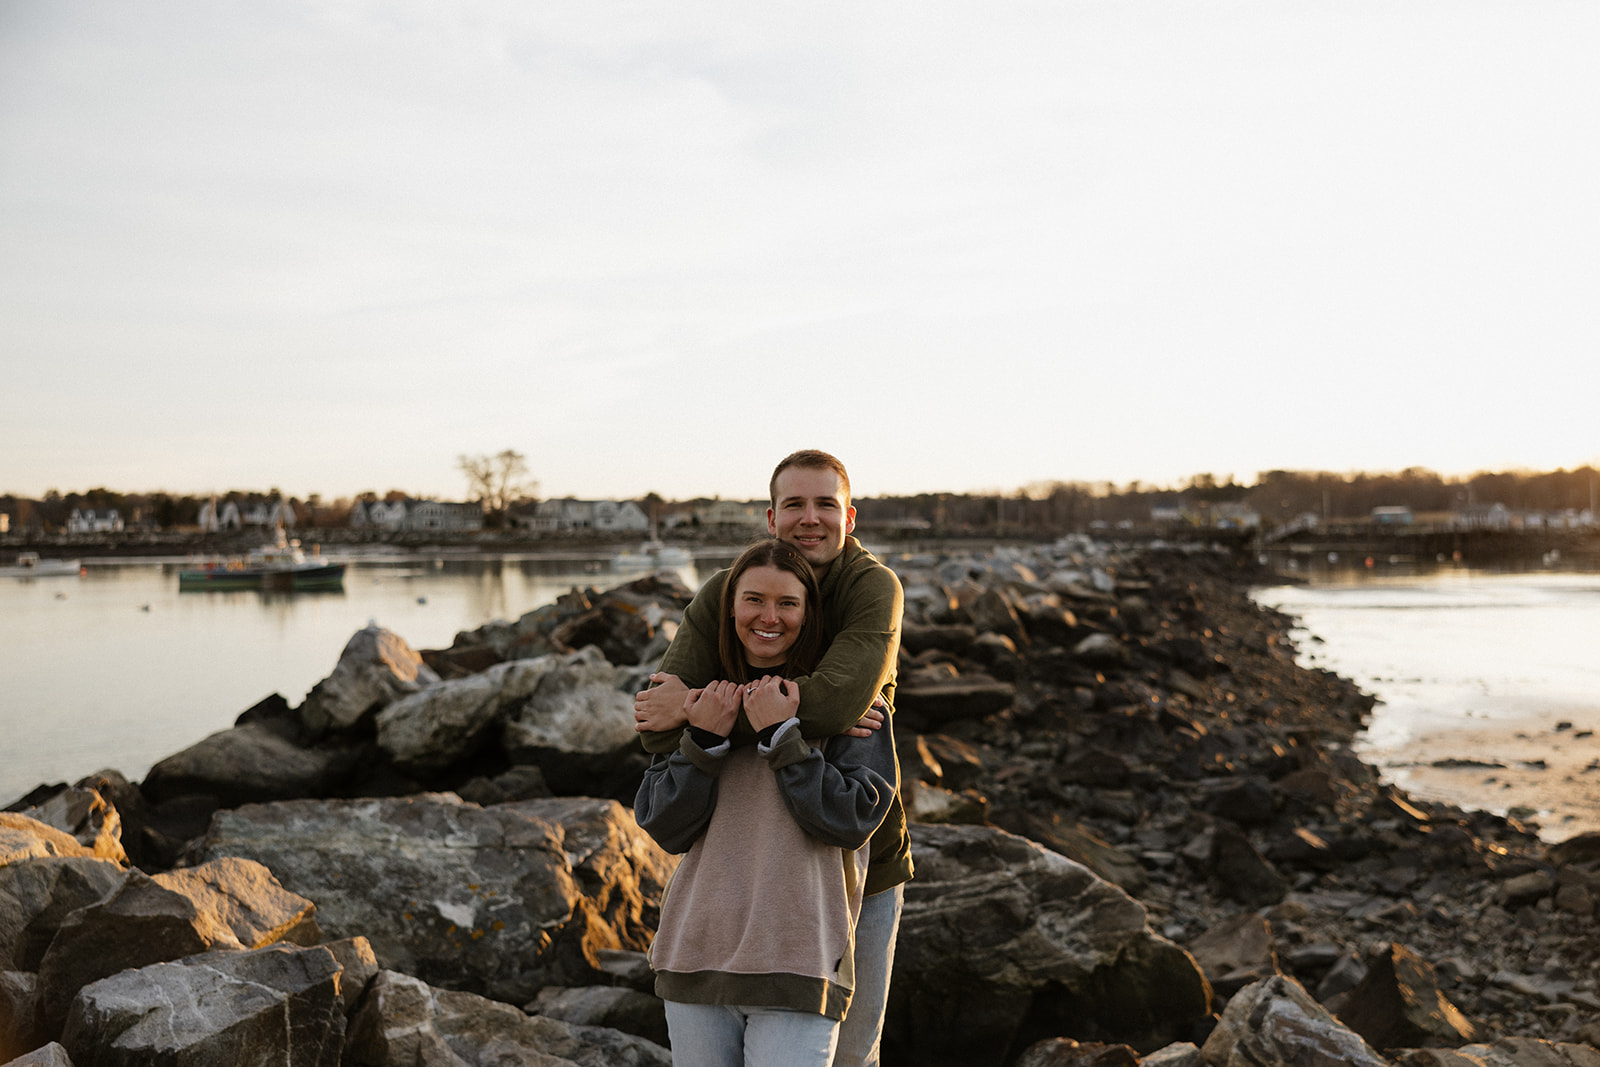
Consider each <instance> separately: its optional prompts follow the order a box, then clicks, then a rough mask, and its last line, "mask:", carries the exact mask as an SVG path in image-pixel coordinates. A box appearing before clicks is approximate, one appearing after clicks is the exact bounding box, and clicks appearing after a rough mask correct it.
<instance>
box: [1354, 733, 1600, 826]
mask: <svg viewBox="0 0 1600 1067" xmlns="http://www.w3.org/2000/svg"><path fill="white" fill-rule="evenodd" d="M1379 713H1380V714H1381V709H1380V712H1379ZM1354 748H1355V751H1356V752H1357V754H1358V755H1360V756H1361V758H1362V759H1364V760H1366V761H1367V762H1368V763H1370V764H1372V765H1373V766H1375V767H1377V768H1378V769H1379V770H1380V771H1381V772H1382V773H1383V776H1384V778H1385V779H1386V780H1388V781H1392V782H1394V783H1395V784H1396V785H1398V786H1400V787H1401V788H1402V789H1404V790H1406V791H1407V792H1409V793H1411V794H1412V795H1414V796H1418V797H1422V798H1426V799H1429V800H1439V801H1445V802H1448V803H1451V804H1456V805H1458V806H1460V807H1462V808H1471V809H1478V810H1484V811H1492V812H1494V813H1496V814H1499V815H1508V814H1509V815H1512V816H1514V817H1517V818H1522V819H1531V820H1532V821H1534V822H1536V823H1537V824H1538V826H1539V833H1540V836H1541V837H1542V838H1544V839H1545V840H1547V841H1563V840H1565V839H1567V838H1569V837H1572V836H1574V835H1576V834H1580V833H1585V832H1595V831H1600V713H1597V712H1595V711H1593V710H1592V709H1584V710H1582V711H1578V712H1574V713H1571V714H1559V713H1550V714H1543V715H1539V716H1530V717H1523V718H1517V719H1509V720H1507V719H1493V720H1485V721H1483V722H1481V723H1479V724H1476V725H1463V724H1462V723H1461V722H1460V720H1459V719H1458V720H1455V721H1454V722H1453V723H1451V724H1449V725H1445V724H1443V723H1440V724H1439V725H1437V726H1435V725H1426V726H1418V725H1415V724H1414V725H1413V726H1412V728H1411V734H1410V736H1409V737H1408V738H1407V739H1406V741H1405V742H1404V743H1403V745H1401V746H1400V747H1397V748H1388V747H1382V746H1380V745H1378V744H1375V743H1373V742H1372V741H1371V740H1370V739H1369V738H1367V737H1363V738H1362V739H1358V741H1357V742H1356V744H1355V745H1354Z"/></svg>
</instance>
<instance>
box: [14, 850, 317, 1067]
mask: <svg viewBox="0 0 1600 1067" xmlns="http://www.w3.org/2000/svg"><path fill="white" fill-rule="evenodd" d="M315 910H316V909H315V906H314V905H313V904H312V903H311V902H310V901H309V900H306V899H304V898H302V897H298V896H296V895H295V894H293V893H290V892H287V891H285V890H284V889H283V887H282V886H281V885H279V884H278V882H277V880H276V879H274V878H273V877H272V874H271V873H270V872H269V871H267V870H265V868H263V867H262V866H261V865H260V864H257V863H253V862H250V861H244V860H233V859H228V860H225V861H222V862H218V863H214V864H207V865H205V866H203V867H198V868H193V869H186V870H180V871H171V872H168V873H166V874H160V875H157V876H155V877H154V878H151V877H150V876H148V875H146V874H145V873H144V872H142V871H139V870H132V871H129V872H128V873H127V874H126V875H125V876H124V878H123V880H122V882H121V884H119V885H118V886H117V887H116V888H115V889H113V890H112V891H111V893H110V894H109V895H107V896H106V897H105V898H104V899H103V900H100V901H98V902H97V903H94V904H91V905H89V906H88V907H85V908H80V909H79V910H77V911H75V912H73V913H72V914H70V915H69V916H67V918H66V919H65V920H64V921H63V922H62V924H61V926H60V929H59V930H57V932H56V935H55V937H54V939H52V940H51V942H50V947H49V948H47V949H46V950H45V952H44V956H43V958H42V959H41V960H40V961H39V1003H40V1010H41V1012H42V1015H43V1019H44V1022H45V1024H46V1026H47V1028H48V1029H49V1030H50V1031H51V1032H54V1031H55V1030H57V1029H58V1028H59V1027H60V1025H61V1023H62V1022H63V1021H64V1020H65V1018H66V1015H67V1008H68V1006H69V1004H70V1003H71V1001H72V998H73V996H74V995H75V994H76V993H77V992H78V990H80V989H82V988H83V987H84V986H86V985H89V984H90V983H92V982H96V981H98V980H100V979H101V978H105V977H107V976H109V975H113V974H116V973H117V972H118V971H123V970H127V969H128V968H133V967H143V966H146V965H149V964H152V963H161V962H166V961H169V960H177V959H182V958H183V957H185V956H193V955H196V954H198V953H201V952H206V951H209V950H211V949H217V948H222V949H241V948H257V947H260V946H262V945H264V944H268V943H270V942H272V941H275V940H277V939H279V938H282V937H286V936H291V937H292V936H295V935H296V934H297V933H298V934H299V935H301V936H302V937H304V938H305V939H308V940H309V939H314V938H315V936H316V932H315V926H314V924H312V923H311V913H312V912H313V911H315ZM69 1047H70V1046H69Z"/></svg>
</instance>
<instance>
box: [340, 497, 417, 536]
mask: <svg viewBox="0 0 1600 1067" xmlns="http://www.w3.org/2000/svg"><path fill="white" fill-rule="evenodd" d="M349 521H350V525H351V526H352V527H356V528H361V527H377V528H378V529H380V530H399V529H401V528H402V527H404V526H405V522H406V502H405V501H404V500H372V501H361V500H357V501H356V502H355V503H354V504H353V505H351V507H350V520H349Z"/></svg>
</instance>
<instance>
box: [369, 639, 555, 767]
mask: <svg viewBox="0 0 1600 1067" xmlns="http://www.w3.org/2000/svg"><path fill="white" fill-rule="evenodd" d="M560 665H561V659H560V657H557V656H541V657H539V658H537V659H519V660H511V661H510V662H508V663H498V664H496V665H494V666H493V667H490V668H489V669H488V670H486V671H483V672H482V673H479V674H473V675H468V676H467V677H465V678H458V679H454V680H452V681H447V682H440V683H439V684H438V685H431V686H429V687H428V688H426V689H423V690H420V691H419V692H416V693H412V694H411V695H410V696H405V697H401V698H400V699H399V700H397V701H395V702H394V703H393V704H390V705H389V706H388V707H387V708H384V709H383V710H382V711H380V712H379V713H378V717H377V725H378V747H379V748H381V749H383V751H384V752H386V753H388V755H389V758H390V759H392V760H394V762H395V764H396V765H398V766H400V767H403V768H405V769H407V770H412V771H435V770H440V769H442V768H444V767H448V766H449V765H450V764H452V763H455V762H456V761H457V760H460V759H464V758H466V757H468V756H471V755H472V754H473V753H474V752H475V751H476V750H477V749H478V748H480V747H481V746H482V745H483V744H485V743H486V742H489V741H492V740H496V739H497V735H496V733H495V729H494V728H495V727H497V726H498V725H499V724H500V722H501V720H502V718H503V717H504V715H505V714H506V711H507V709H508V708H509V707H511V706H512V705H514V704H520V703H521V702H522V701H524V700H526V699H527V698H528V697H529V696H530V695H532V693H533V692H534V690H536V689H537V688H538V687H539V683H540V681H541V680H543V679H544V677H545V676H546V675H547V674H549V673H550V672H551V671H552V670H553V669H557V668H559V666H560Z"/></svg>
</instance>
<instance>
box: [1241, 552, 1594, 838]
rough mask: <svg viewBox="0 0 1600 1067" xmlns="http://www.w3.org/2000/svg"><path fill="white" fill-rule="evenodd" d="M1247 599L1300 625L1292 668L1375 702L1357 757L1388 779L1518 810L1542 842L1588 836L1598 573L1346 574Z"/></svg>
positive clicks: (1468, 802) (1444, 796)
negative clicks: (1531, 820) (1328, 676)
mask: <svg viewBox="0 0 1600 1067" xmlns="http://www.w3.org/2000/svg"><path fill="white" fill-rule="evenodd" d="M1256 599H1257V600H1258V601H1260V602H1261V603H1264V604H1268V605H1270V606H1273V607H1276V608H1279V609H1280V610H1282V611H1284V612H1287V613H1288V614H1290V615H1293V616H1296V617H1297V618H1298V619H1299V620H1300V623H1301V625H1302V626H1303V627H1304V630H1305V631H1306V632H1305V633H1302V634H1300V635H1298V637H1299V645H1300V649H1301V653H1302V656H1301V658H1302V661H1303V662H1305V663H1308V664H1310V665H1314V666H1320V667H1325V668H1327V669H1329V670H1333V671H1336V672H1338V673H1339V674H1342V675H1344V676H1345V677H1347V678H1350V679H1352V680H1353V681H1355V682H1356V683H1358V684H1359V685H1360V686H1361V687H1362V688H1363V689H1365V690H1366V691H1367V692H1369V693H1372V694H1373V695H1374V696H1376V697H1378V698H1379V700H1380V703H1379V704H1378V706H1377V707H1376V708H1375V709H1374V712H1373V715H1372V717H1371V719H1370V722H1369V724H1368V728H1367V731H1366V734H1365V736H1364V737H1363V738H1362V739H1361V740H1360V742H1359V744H1358V745H1357V750H1358V751H1359V752H1360V754H1361V755H1362V757H1363V758H1364V759H1366V760H1367V761H1368V762H1370V763H1373V764H1375V765H1377V766H1378V767H1380V768H1381V769H1382V770H1383V772H1384V775H1385V777H1386V778H1387V779H1389V780H1391V781H1394V782H1396V783H1398V784H1400V785H1401V786H1402V787H1404V788H1406V789H1408V790H1410V791H1411V792H1413V793H1415V794H1417V795H1419V796H1424V797H1430V798H1433V799H1439V800H1446V801H1450V802H1452V803H1457V804H1460V805H1462V806H1464V807H1469V808H1478V809H1487V810H1490V811H1495V812H1498V813H1500V814H1505V813H1507V812H1510V811H1513V809H1516V808H1518V807H1522V808H1527V809H1531V810H1532V811H1533V812H1535V813H1536V818H1537V820H1538V822H1539V823H1540V826H1541V831H1542V833H1543V835H1544V836H1545V837H1546V838H1548V839H1552V840H1560V839H1562V838H1565V837H1568V836H1571V835H1572V834H1574V833H1577V832H1580V831H1585V830H1600V575H1595V574H1571V573H1549V572H1536V573H1523V574H1505V573H1488V572H1483V571H1469V570H1464V569H1444V570H1438V571H1434V572H1432V573H1425V574H1408V575H1390V574H1384V573H1382V572H1381V571H1380V572H1379V573H1366V572H1361V573H1346V574H1343V575H1340V576H1336V577H1331V578H1326V577H1325V578H1322V579H1318V580H1316V581H1314V582H1313V584H1311V585H1306V586H1283V587H1275V588H1270V589H1264V590H1260V591H1258V592H1257V594H1256ZM1314 638H1315V639H1314ZM1316 639H1320V640H1316Z"/></svg>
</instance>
